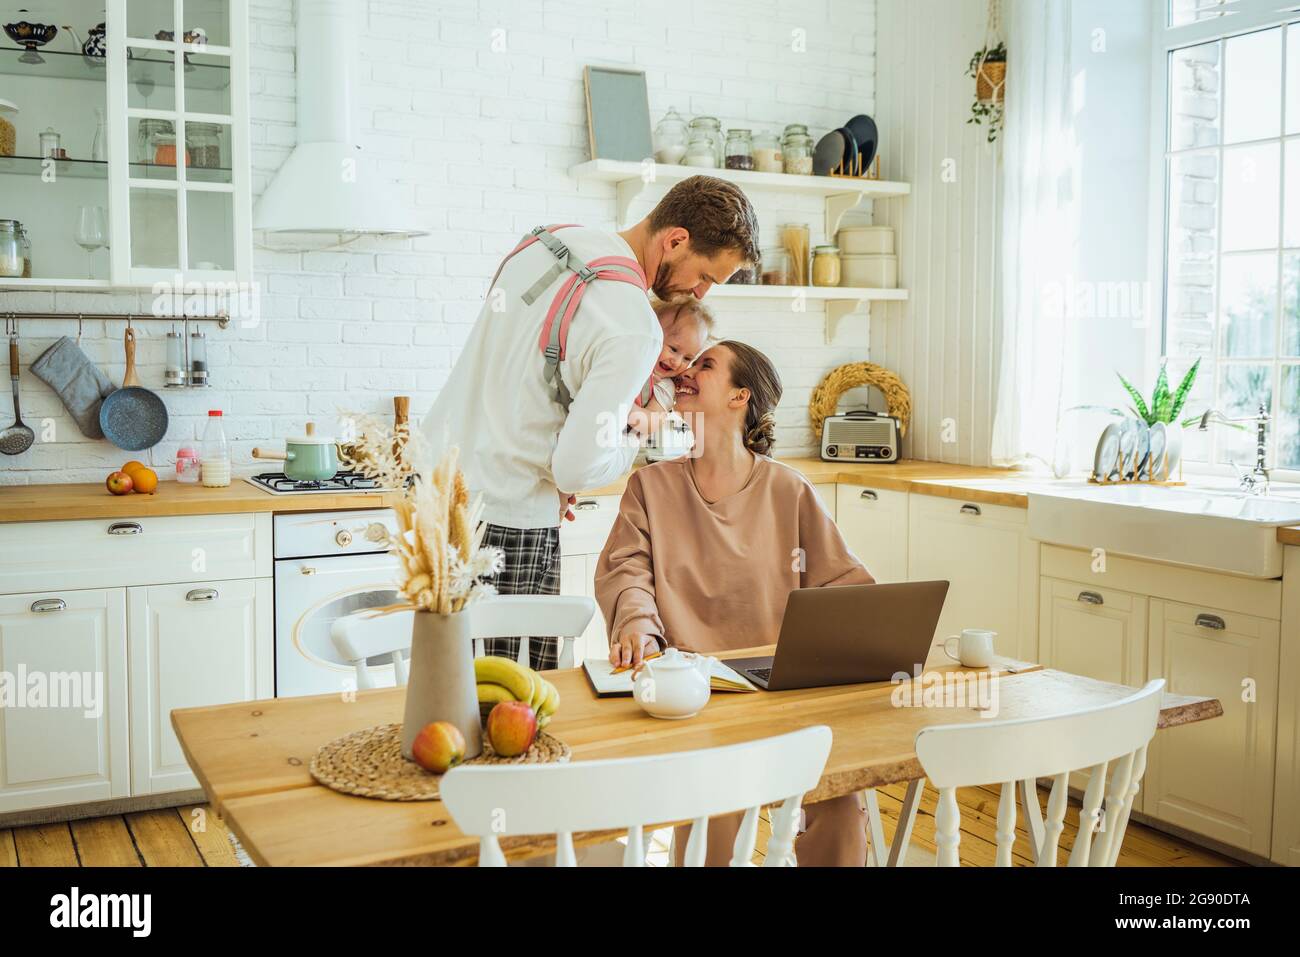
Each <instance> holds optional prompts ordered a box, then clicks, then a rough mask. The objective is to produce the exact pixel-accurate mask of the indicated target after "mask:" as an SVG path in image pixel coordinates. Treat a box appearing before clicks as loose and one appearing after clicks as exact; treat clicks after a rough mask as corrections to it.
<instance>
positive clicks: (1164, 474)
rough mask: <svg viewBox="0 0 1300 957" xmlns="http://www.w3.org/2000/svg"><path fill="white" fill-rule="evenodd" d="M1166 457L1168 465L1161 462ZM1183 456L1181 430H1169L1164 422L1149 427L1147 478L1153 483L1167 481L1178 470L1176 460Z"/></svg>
mask: <svg viewBox="0 0 1300 957" xmlns="http://www.w3.org/2000/svg"><path fill="white" fill-rule="evenodd" d="M1166 455H1167V456H1168V464H1167V465H1166V464H1165V462H1163V461H1162V460H1163V459H1164V457H1165V456H1166ZM1182 455H1183V433H1182V430H1181V429H1178V428H1170V426H1169V424H1167V423H1165V422H1157V423H1156V424H1155V425H1153V426H1151V465H1150V467H1149V468H1148V469H1147V478H1148V479H1149V480H1150V481H1153V482H1164V481H1168V479H1169V477H1170V476H1171V475H1173V474H1174V473H1175V472H1176V471H1177V470H1178V460H1179V459H1181V458H1182Z"/></svg>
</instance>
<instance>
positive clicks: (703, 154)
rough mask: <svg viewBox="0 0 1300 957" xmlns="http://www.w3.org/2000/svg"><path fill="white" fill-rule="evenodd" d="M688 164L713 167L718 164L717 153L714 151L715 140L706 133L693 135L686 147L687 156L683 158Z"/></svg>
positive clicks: (707, 167)
mask: <svg viewBox="0 0 1300 957" xmlns="http://www.w3.org/2000/svg"><path fill="white" fill-rule="evenodd" d="M682 163H683V164H685V165H686V166H702V167H704V168H705V169H713V168H714V167H716V166H717V165H718V157H717V154H716V153H714V151H713V140H712V139H711V138H710V137H709V136H707V135H706V134H698V135H696V136H693V137H691V141H690V143H689V144H688V145H687V147H686V156H685V158H683V159H682Z"/></svg>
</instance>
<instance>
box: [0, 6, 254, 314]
mask: <svg viewBox="0 0 1300 957" xmlns="http://www.w3.org/2000/svg"><path fill="white" fill-rule="evenodd" d="M101 8H102V9H103V11H104V12H103V13H102V14H101V19H103V20H104V22H105V24H106V38H105V47H104V48H105V55H104V56H102V57H88V56H82V54H81V51H80V50H78V49H76V47H77V45H78V43H79V41H77V40H75V39H74V38H70V39H69V40H65V39H64V35H63V34H62V33H61V34H60V36H59V37H57V38H56V39H55V41H54V42H53V43H52V44H50V46H49V47H48V48H45V49H43V50H42V51H41V54H40V55H41V58H42V60H43V63H42V64H41V65H40V66H39V68H34V67H33V65H31V64H29V63H27V62H25V60H24V59H23V58H22V57H21V56H20V54H21V53H22V51H21V50H18V49H13V50H9V49H3V50H0V75H2V79H3V81H4V82H3V84H0V85H3V86H4V87H5V89H6V94H5V96H6V99H10V98H12V99H13V100H14V101H15V102H17V103H18V104H19V106H20V108H21V112H20V113H19V115H18V118H19V123H18V144H17V154H18V155H17V156H14V157H12V158H5V159H2V160H0V195H3V196H4V197H5V199H6V210H5V215H6V216H7V217H10V218H14V219H18V220H20V221H22V222H24V223H25V224H26V227H27V230H28V233H29V235H30V236H31V238H32V247H33V248H32V270H31V277H30V278H5V279H0V289H25V288H45V289H48V288H54V289H80V290H87V289H91V290H93V289H106V288H151V287H153V286H154V284H155V283H165V284H166V285H167V288H171V287H172V286H173V285H174V284H175V283H176V282H177V280H178V279H179V280H180V281H181V282H182V283H185V284H188V283H189V282H191V281H205V280H206V281H211V282H216V283H222V284H225V283H230V282H232V281H237V282H251V280H252V278H253V256H252V228H251V226H252V212H251V211H252V172H251V163H250V158H249V157H250V151H249V122H248V120H249V100H248V62H249V54H250V49H251V44H250V38H249V35H248V4H247V0H176V2H173V0H130V2H128V0H107V3H106V4H102V5H101ZM37 12H40V11H37ZM33 19H47V18H37V17H34V18H33ZM56 22H58V23H60V24H62V23H63V22H64V21H62V20H58V21H56ZM93 22H94V21H93V20H89V21H81V26H86V27H88V26H90V25H91V24H92V23H93ZM195 27H201V28H202V30H203V31H204V32H205V36H198V37H195V36H191V37H190V40H192V41H198V42H184V39H185V31H187V30H191V29H193V28H195ZM63 29H66V28H63ZM163 34H170V35H172V36H173V37H175V38H176V40H175V41H173V40H167V39H160V38H159V37H160V36H161V35H163ZM96 110H99V111H101V113H102V114H103V116H104V120H105V134H106V151H105V153H104V155H103V156H96V155H93V151H92V148H91V144H92V140H93V139H94V138H95V132H96V125H97V117H96V112H95V111H96ZM164 124H165V128H164V126H163V125H164ZM46 126H52V127H53V128H55V129H56V130H58V131H59V132H61V133H62V134H63V139H62V146H63V148H64V149H66V151H67V154H68V156H67V158H66V159H63V160H58V161H52V160H50V161H47V160H42V159H41V158H40V151H39V148H38V141H37V136H38V132H39V130H40V129H42V128H44V127H46ZM151 128H152V130H154V131H156V132H158V133H164V132H167V133H169V134H170V135H171V136H173V137H174V139H173V141H172V144H171V145H170V146H168V145H166V144H165V143H158V142H156V141H152V140H151V138H150V136H149V135H148V134H149V132H150V129H151ZM142 133H143V134H144V135H142ZM187 147H188V150H187ZM178 160H179V161H178ZM94 207H99V208H100V209H101V210H103V211H104V214H105V215H104V221H105V225H106V227H107V230H106V234H105V235H103V237H102V239H103V243H102V247H107V252H104V251H103V249H102V247H101V249H100V250H99V251H96V252H94V253H92V254H87V253H86V252H84V251H82V250H80V249H78V248H77V246H76V245H75V244H74V241H73V240H74V236H75V230H74V227H75V226H76V225H77V223H78V221H79V216H80V211H81V210H82V209H83V208H94ZM88 274H89V278H87V277H88ZM179 291H180V290H178V293H179ZM228 291H229V290H228V287H227V292H228ZM191 292H192V290H190V289H186V290H185V293H186V295H189V294H190V293H191ZM222 307H224V308H226V309H228V310H231V311H234V310H236V309H242V308H245V304H244V303H234V302H231V301H230V299H229V298H226V299H225V301H224V302H221V303H214V304H213V308H222ZM187 308H188V302H187ZM209 311H211V310H209Z"/></svg>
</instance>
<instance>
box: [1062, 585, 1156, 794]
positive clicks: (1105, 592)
mask: <svg viewBox="0 0 1300 957" xmlns="http://www.w3.org/2000/svg"><path fill="white" fill-rule="evenodd" d="M1038 614H1039V627H1038V641H1039V648H1040V649H1041V658H1042V663H1043V664H1045V665H1047V666H1049V667H1052V668H1057V669H1059V670H1061V671H1068V672H1070V673H1072V674H1076V675H1086V676H1087V677H1089V678H1096V679H1097V680H1098V681H1109V682H1112V683H1113V684H1121V685H1129V686H1130V687H1134V688H1137V687H1141V686H1142V685H1143V684H1145V683H1146V666H1147V662H1146V655H1147V599H1146V597H1145V596H1144V595H1132V594H1129V593H1128V592H1123V591H1118V590H1116V589H1113V588H1100V587H1098V586H1096V585H1095V584H1084V583H1080V582H1074V581H1063V580H1061V579H1053V578H1047V577H1044V578H1043V579H1042V580H1041V583H1040V586H1039V596H1038ZM1088 778H1089V774H1088V772H1087V771H1079V772H1075V773H1073V774H1071V775H1070V786H1071V787H1074V788H1078V789H1079V790H1080V791H1082V790H1084V789H1085V788H1086V787H1087V786H1088ZM1144 793H1145V792H1144V791H1143V790H1140V791H1138V795H1137V797H1136V798H1135V799H1134V804H1133V809H1134V810H1136V811H1141V810H1142V802H1143V799H1144Z"/></svg>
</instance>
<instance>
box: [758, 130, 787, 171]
mask: <svg viewBox="0 0 1300 957" xmlns="http://www.w3.org/2000/svg"><path fill="white" fill-rule="evenodd" d="M754 169H756V170H758V171H759V172H760V173H780V172H783V171H784V170H785V160H784V158H783V156H782V155H781V143H780V141H779V140H778V139H777V138H776V134H775V133H755V134H754Z"/></svg>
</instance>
